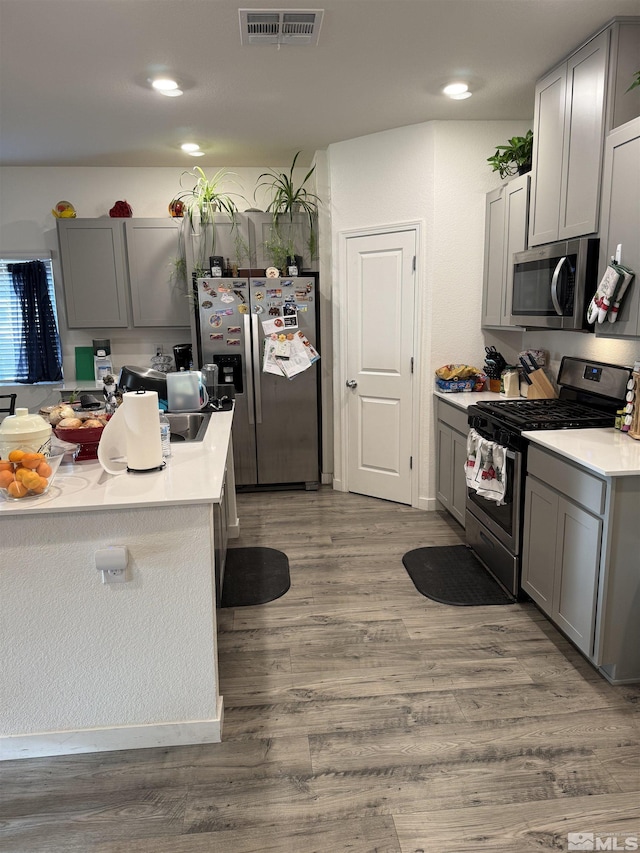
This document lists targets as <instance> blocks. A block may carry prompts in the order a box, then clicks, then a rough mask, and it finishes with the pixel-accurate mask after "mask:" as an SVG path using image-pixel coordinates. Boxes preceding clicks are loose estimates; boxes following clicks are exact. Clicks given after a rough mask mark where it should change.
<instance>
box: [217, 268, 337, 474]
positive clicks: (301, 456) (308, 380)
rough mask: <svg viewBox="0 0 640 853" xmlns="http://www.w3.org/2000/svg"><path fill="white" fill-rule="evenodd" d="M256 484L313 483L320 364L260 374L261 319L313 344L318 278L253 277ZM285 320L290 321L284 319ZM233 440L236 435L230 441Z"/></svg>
mask: <svg viewBox="0 0 640 853" xmlns="http://www.w3.org/2000/svg"><path fill="white" fill-rule="evenodd" d="M249 287H250V294H251V324H252V333H253V355H254V360H253V376H254V384H255V412H256V417H255V420H256V426H255V429H256V449H257V465H258V477H257V481H256V482H257V483H258V484H263V485H267V484H275V483H305V484H307V485H308V486H309V487H313V486H317V483H318V479H319V470H320V466H319V445H318V365H317V363H315V364H312V365H311V366H310V367H309V368H308V369H307V370H305V371H304V372H302V373H299V374H298V375H297V376H295V377H294V378H293V379H287V378H286V377H285V376H276V375H273V374H271V373H265V372H263V369H262V368H263V353H264V340H265V332H264V329H263V326H262V324H263V321H265V320H275V319H276V318H278V317H280V318H282V319H283V320H285V321H286V322H287V323H288V324H289V323H290V324H291V325H287V326H286V327H284V332H286V333H294V334H295V333H296V332H297V331H301V332H303V334H304V335H305V336H306V337H307V338H308V340H309V341H310V342H311V344H312V345H313V346H315V345H316V343H317V340H316V299H317V294H316V279H315V277H310V276H300V277H296V278H277V279H264V278H261V279H251V280H250V283H249ZM287 318H288V319H287ZM234 441H235V439H234Z"/></svg>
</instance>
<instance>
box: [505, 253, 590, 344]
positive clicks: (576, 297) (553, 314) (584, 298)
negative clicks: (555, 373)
mask: <svg viewBox="0 0 640 853" xmlns="http://www.w3.org/2000/svg"><path fill="white" fill-rule="evenodd" d="M599 242H600V241H599V240H598V239H596V238H594V237H582V238H580V239H576V240H563V241H562V242H560V243H548V244H547V245H546V246H536V247H535V248H533V249H527V250H526V251H524V252H516V253H515V254H514V256H513V291H512V297H513V298H512V304H511V319H512V321H513V322H514V323H515V324H516V325H518V326H528V327H531V328H541V329H586V328H588V326H587V305H588V303H589V302H590V300H591V297H592V296H593V294H594V293H595V290H596V286H597V283H598V282H597V277H598V247H599Z"/></svg>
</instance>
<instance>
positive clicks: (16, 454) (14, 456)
mask: <svg viewBox="0 0 640 853" xmlns="http://www.w3.org/2000/svg"><path fill="white" fill-rule="evenodd" d="M23 456H24V450H12V451H11V453H10V454H9V462H21V461H22V457H23Z"/></svg>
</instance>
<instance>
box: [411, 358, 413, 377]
mask: <svg viewBox="0 0 640 853" xmlns="http://www.w3.org/2000/svg"><path fill="white" fill-rule="evenodd" d="M411 372H412V373H413V356H411Z"/></svg>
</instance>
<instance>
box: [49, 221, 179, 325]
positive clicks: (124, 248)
mask: <svg viewBox="0 0 640 853" xmlns="http://www.w3.org/2000/svg"><path fill="white" fill-rule="evenodd" d="M57 224H58V239H59V242H60V258H61V264H62V278H63V285H64V297H65V305H66V309H67V324H68V326H69V328H70V329H85V328H89V329H91V328H104V329H110V328H127V327H144V326H157V327H182V326H188V325H189V322H190V319H189V317H190V308H189V301H188V299H187V297H186V295H185V292H184V290H181V288H180V286H179V285H178V284H177V283H176V282H175V280H174V278H173V275H172V273H173V270H174V264H173V260H174V259H175V258H176V257H177V256H178V254H179V247H178V240H179V234H180V228H181V227H182V221H181V220H174V219H119V218H113V219H111V218H106V217H105V218H103V219H59V220H58V223H57Z"/></svg>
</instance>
